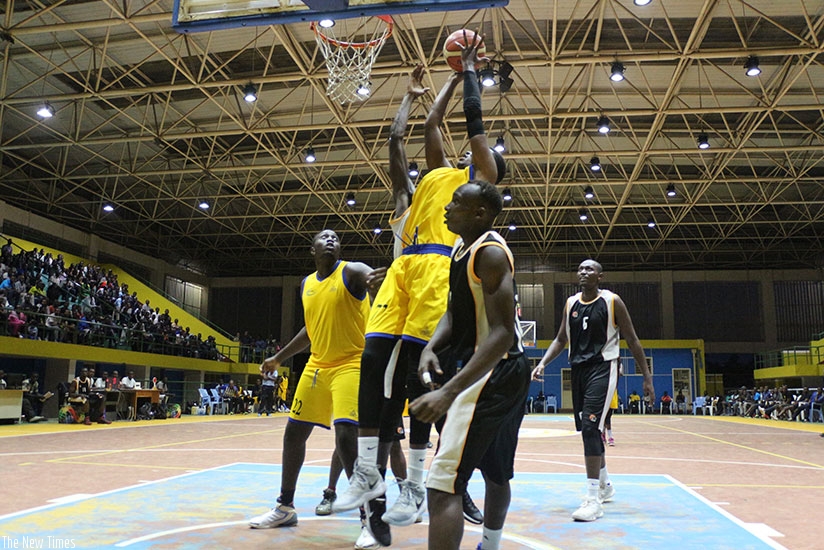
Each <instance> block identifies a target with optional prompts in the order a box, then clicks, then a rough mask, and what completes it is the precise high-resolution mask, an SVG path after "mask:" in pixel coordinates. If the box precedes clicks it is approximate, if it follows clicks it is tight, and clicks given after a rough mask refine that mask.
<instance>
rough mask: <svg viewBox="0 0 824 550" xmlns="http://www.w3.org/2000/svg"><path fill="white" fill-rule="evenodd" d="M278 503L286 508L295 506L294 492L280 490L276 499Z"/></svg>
mask: <svg viewBox="0 0 824 550" xmlns="http://www.w3.org/2000/svg"><path fill="white" fill-rule="evenodd" d="M278 502H279V503H281V504H284V505H286V506H292V507H294V505H295V490H294V489H292V490H291V491H285V490H283V489H281V490H280V497H278Z"/></svg>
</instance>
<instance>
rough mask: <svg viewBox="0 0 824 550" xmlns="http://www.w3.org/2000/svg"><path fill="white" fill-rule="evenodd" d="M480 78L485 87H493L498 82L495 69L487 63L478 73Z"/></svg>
mask: <svg viewBox="0 0 824 550" xmlns="http://www.w3.org/2000/svg"><path fill="white" fill-rule="evenodd" d="M478 78H479V79H480V80H481V85H482V86H483V87H484V88H491V87H492V86H494V85H495V84H497V82H495V69H493V68H492V67H490V66H489V65H487V66H486V68H485V69H481V72H480V73H478Z"/></svg>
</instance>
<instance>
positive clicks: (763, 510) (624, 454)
mask: <svg viewBox="0 0 824 550" xmlns="http://www.w3.org/2000/svg"><path fill="white" fill-rule="evenodd" d="M284 423H285V416H283V415H281V416H277V417H271V418H266V417H264V418H258V417H249V416H245V417H240V416H227V417H214V418H203V417H183V418H182V419H178V420H165V421H146V422H130V423H127V422H122V423H116V424H114V425H113V426H100V427H93V428H88V427H85V426H73V425H57V424H45V425H44V424H39V425H22V426H4V427H0V468H2V471H3V472H4V475H3V479H4V482H3V486H4V490H3V494H4V498H3V500H2V502H0V546H2V545H3V544H4V543H3V541H6V542H7V543H8V544H14V541H18V542H17V544H19V545H20V546H19V547H23V544H31V545H34V546H36V545H37V544H38V542H40V543H41V544H43V546H42V547H49V545H50V544H52V546H51V547H56V546H55V544H59V543H60V541H61V540H71V541H72V542H73V544H74V547H75V548H113V547H129V548H184V547H185V548H212V547H226V548H271V547H273V546H277V547H281V545H283V546H282V547H283V548H290V549H303V548H306V549H310V548H335V549H337V548H341V549H344V548H352V545H353V542H354V540H355V539H356V538H357V535H358V532H359V526H360V523H359V520H358V515H357V512H353V513H349V514H342V515H337V516H330V517H323V518H321V517H316V516H314V513H313V511H314V506H315V505H316V504H317V502H318V501H319V500H320V494H321V491H322V489H323V488H324V487H325V486H326V478H327V472H328V463H329V457H330V455H331V451H332V444H333V439H332V437H331V433H330V432H327V431H326V430H322V429H316V430H315V433H314V434H313V436H312V438H311V439H310V441H309V445H308V447H309V449H308V451H307V462H306V466H305V467H304V470H303V471H302V474H301V479H300V482H299V487H298V494H297V496H296V507H297V511H298V514H299V523H298V525H297V526H296V527H291V528H285V529H279V530H261V531H257V530H252V529H249V528H248V525H247V521H248V518H250V517H252V516H254V515H257V514H259V513H261V512H263V511H265V510H266V509H267V508H268V507H270V506H271V505H272V503H273V502H274V498H275V497H276V496H277V489H278V488H279V482H280V477H279V476H280V466H279V463H280V454H281V438H282V433H283V426H284ZM614 428H615V435H616V440H617V445H616V446H615V447H612V448H609V449H608V463H609V468H610V472H611V474H612V477H613V482H614V483H615V486H616V489H617V494H616V498H615V500H614V501H613V502H611V503H608V504H606V505H605V512H606V513H605V516H604V517H603V518H602V519H600V520H598V521H596V522H593V523H576V522H573V521H571V519H570V517H569V514H570V513H571V512H572V511H573V510H574V509H575V508H576V507H577V505H578V504H579V502H580V499H581V496H582V494H583V480H584V475H583V466H582V457H581V443H580V439H579V437H578V436H577V435H576V434H575V433H574V432H573V429H574V427H573V423H572V419H571V417H570V416H569V415H564V414H558V415H528V416H527V417H526V418H525V421H524V425H523V428H522V432H521V438H520V444H519V453H518V461H517V464H516V472H517V473H516V477H515V479H514V480H513V501H512V505H511V508H510V514H509V518H508V521H507V526H506V528H505V536H504V543H503V545H502V547H503V548H508V549H516V548H535V549H549V548H563V549H589V548H592V549H609V548H616V549H617V548H665V547H675V548H696V549H697V548H701V549H707V548H735V549H743V548H753V549H757V548H799V549H800V548H821V547H822V546H821V545H820V544H818V537H817V535H816V533H815V531H816V527H817V526H818V524H819V515H818V513H817V511H820V510H821V509H822V505H824V465H822V461H821V457H822V456H824V454H822V450H824V438H821V437H819V435H818V431H817V429H822V430H824V425H821V424H819V425H812V426H811V425H807V424H802V423H796V424H791V423H787V422H777V421H742V420H738V419H725V418H720V419H719V418H702V417H693V416H657V415H652V416H635V415H632V416H630V415H619V416H617V417H615V421H614ZM434 440H435V435H434V434H433V441H434ZM345 483H346V482H345V480H342V481H341V482H340V487H343V486H345ZM470 491H471V493H472V494H473V496H474V498H475V499H476V501H477V502H478V504H479V505H480V504H481V503H482V501H483V482H482V480H481V476H480V475H477V474H476V476H475V477H474V478H473V480H472V483H471V484H470ZM396 494H397V489H396V488H395V487H392V486H391V485H390V490H389V495H388V496H389V500H390V501H391V500H393V499H394V497H395V495H396ZM428 519H429V518H428V516H424V522H423V523H422V524H419V525H414V526H411V527H405V528H397V529H394V530H393V547H395V548H425V546H426V534H427V531H426V526H427V523H428ZM465 529H466V530H465V534H464V544H463V547H464V548H468V549H469V548H475V546H476V545H477V543H478V541H479V540H480V529H479V528H478V527H475V526H472V525H470V524H466V526H465ZM3 537H6V538H3ZM4 547H7V548H8V547H11V546H9V545H6V546H4Z"/></svg>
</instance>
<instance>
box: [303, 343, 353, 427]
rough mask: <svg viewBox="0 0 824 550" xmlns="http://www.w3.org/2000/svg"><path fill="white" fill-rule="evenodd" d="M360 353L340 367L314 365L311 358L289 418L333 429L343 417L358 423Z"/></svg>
mask: <svg viewBox="0 0 824 550" xmlns="http://www.w3.org/2000/svg"><path fill="white" fill-rule="evenodd" d="M360 361H361V357H360V355H356V356H354V357H353V358H352V359H350V360H349V361H347V362H346V363H344V364H342V365H339V366H336V367H321V368H318V367H317V365H313V364H312V361H311V360H310V361H309V363H307V365H306V367H305V368H304V369H303V374H301V376H300V380H298V387H297V388H296V389H295V397H294V399H293V400H292V407H291V410H290V411H289V418H290V419H292V420H297V421H299V422H308V423H310V424H315V425H317V426H323V427H324V428H330V427H331V426H332V423H333V422H337V421H340V420H343V421H348V422H355V423H357V422H358V386H359V385H360Z"/></svg>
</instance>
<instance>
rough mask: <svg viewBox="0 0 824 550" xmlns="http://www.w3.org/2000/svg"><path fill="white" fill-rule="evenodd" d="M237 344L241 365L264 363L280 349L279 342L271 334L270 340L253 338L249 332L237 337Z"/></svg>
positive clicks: (260, 337) (258, 337)
mask: <svg viewBox="0 0 824 550" xmlns="http://www.w3.org/2000/svg"><path fill="white" fill-rule="evenodd" d="M234 341H235V342H237V343H238V344H239V346H240V362H241V363H263V360H264V359H266V358H267V357H271V356H273V355H274V354H275V353H277V352H278V350H279V349H280V344H279V343H278V341H277V340H276V339H275V338H274V337H273V336H272V335H271V334H270V335H269V338H264V337H262V336H252V335H250V334H249V331H248V330H247V331H245V332H244V333H243V334H241V333H239V332H238V333H237V334H236V335H235V339H234Z"/></svg>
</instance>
